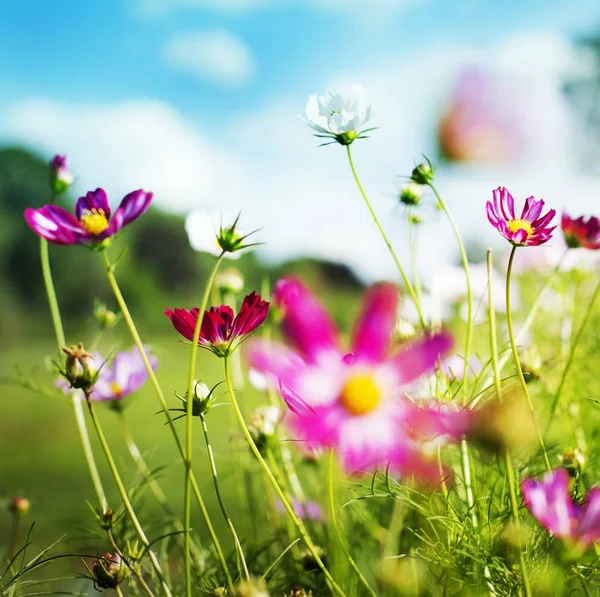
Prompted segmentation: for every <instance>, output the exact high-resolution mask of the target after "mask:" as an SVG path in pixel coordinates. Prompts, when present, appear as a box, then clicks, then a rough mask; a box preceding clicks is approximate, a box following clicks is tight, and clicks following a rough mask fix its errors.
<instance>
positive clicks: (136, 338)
mask: <svg viewBox="0 0 600 597" xmlns="http://www.w3.org/2000/svg"><path fill="white" fill-rule="evenodd" d="M102 257H103V259H104V265H105V267H106V273H107V275H108V281H109V283H110V286H111V288H112V291H113V294H114V295H115V298H116V299H117V303H118V304H119V308H120V309H121V313H122V314H123V319H124V320H125V323H126V324H127V328H128V329H129V333H130V334H131V337H132V338H133V342H134V343H135V345H136V346H137V348H138V350H139V351H140V354H141V355H142V360H143V362H144V366H145V367H146V371H147V372H148V377H149V379H150V383H151V384H152V387H153V388H154V390H155V392H156V395H157V397H158V401H159V402H160V405H161V407H162V409H163V411H164V413H165V416H166V418H167V424H168V425H169V428H170V429H171V433H172V434H173V438H174V439H175V443H176V445H177V449H178V450H179V454H180V455H181V457H182V458H183V460H184V462H185V452H184V449H183V445H182V443H181V440H180V439H179V436H178V435H177V429H176V428H175V424H174V422H173V418H172V417H171V415H170V414H169V406H168V404H167V401H166V400H165V396H164V394H163V391H162V389H161V387H160V384H159V383H158V378H157V377H156V374H155V373H154V369H152V365H151V364H150V361H149V359H148V355H147V354H146V349H145V347H144V344H143V343H142V339H141V338H140V335H139V333H138V331H137V328H136V326H135V323H134V321H133V318H132V317H131V313H130V312H129V308H128V307H127V303H126V302H125V299H124V298H123V294H122V293H121V289H120V288H119V284H118V283H117V279H116V278H115V273H114V265H113V264H112V263H111V262H110V259H109V258H108V255H107V254H106V251H103V252H102ZM190 477H191V482H192V491H193V492H194V495H195V497H196V501H197V502H198V506H199V507H200V511H201V513H202V517H203V518H204V523H205V524H206V528H207V529H208V533H209V535H210V538H211V541H212V543H213V545H214V548H215V551H216V553H217V557H218V559H219V562H220V564H221V567H222V568H223V573H224V574H225V578H226V581H227V586H228V588H229V590H230V592H231V593H232V594H233V582H232V580H231V575H230V574H229V569H228V568H227V562H226V561H225V556H224V555H223V550H222V549H221V544H220V543H219V538H218V537H217V534H216V533H215V530H214V528H213V525H212V523H211V521H210V517H209V516H208V511H207V510H206V505H205V504H204V500H203V499H202V494H201V493H200V489H199V487H198V483H197V481H196V477H195V476H194V473H193V471H192V473H191V475H190Z"/></svg>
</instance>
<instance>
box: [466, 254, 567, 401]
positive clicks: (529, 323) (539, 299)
mask: <svg viewBox="0 0 600 597" xmlns="http://www.w3.org/2000/svg"><path fill="white" fill-rule="evenodd" d="M567 251H568V249H567V250H566V251H565V252H564V253H563V255H562V257H561V258H560V260H559V262H558V263H557V264H556V266H555V267H554V269H553V270H552V273H551V274H550V275H549V276H548V278H547V279H546V282H544V285H543V286H542V288H541V289H540V291H539V293H538V295H537V298H536V299H535V302H534V303H533V305H532V306H531V309H530V310H529V313H528V314H527V317H526V318H525V322H524V323H523V325H522V326H521V329H520V330H519V333H518V334H517V337H516V342H517V344H519V342H521V340H522V339H523V338H524V337H525V334H527V332H528V331H529V328H530V327H531V326H532V324H533V321H534V319H535V316H536V315H537V312H538V311H539V308H540V307H541V305H542V302H543V300H544V297H545V295H546V290H548V288H549V287H550V284H551V283H552V281H553V280H554V278H555V276H556V275H557V274H558V272H559V271H560V267H561V265H562V263H563V261H564V259H565V257H566V255H567ZM510 356H511V355H510V354H509V353H505V354H504V355H502V357H501V358H500V361H499V363H498V369H499V370H500V371H502V369H503V368H504V366H505V365H506V363H507V362H508V360H509V358H510ZM493 381H494V376H493V375H492V376H491V377H488V378H487V379H486V380H485V382H483V384H482V387H487V386H488V385H490V383H493ZM484 395H485V394H484V393H481V394H479V396H476V397H475V398H474V399H473V400H472V401H471V403H470V404H469V407H470V408H471V409H474V408H475V407H476V406H477V404H479V401H480V400H481V398H482V397H483V396H484Z"/></svg>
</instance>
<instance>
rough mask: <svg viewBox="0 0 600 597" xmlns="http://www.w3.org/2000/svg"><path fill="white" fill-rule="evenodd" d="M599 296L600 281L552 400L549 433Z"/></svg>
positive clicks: (547, 429)
mask: <svg viewBox="0 0 600 597" xmlns="http://www.w3.org/2000/svg"><path fill="white" fill-rule="evenodd" d="M599 296H600V282H599V283H598V285H597V286H596V289H595V290H594V294H593V295H592V298H591V299H590V303H589V305H588V308H587V311H586V313H585V315H584V317H583V321H582V322H581V325H580V326H579V330H578V331H577V335H576V336H575V339H574V340H573V343H572V344H571V350H570V351H569V357H568V359H567V363H566V365H565V368H564V369H563V372H562V375H561V377H560V382H559V384H558V388H557V390H556V394H555V395H554V399H553V400H552V407H551V408H550V418H549V419H548V423H547V426H546V433H548V431H549V429H550V426H551V425H552V421H553V420H554V415H555V414H556V408H557V406H558V403H559V401H560V397H561V395H562V391H563V389H564V387H565V382H566V381H567V376H568V375H569V371H570V370H571V367H572V366H573V362H574V361H575V353H576V352H577V348H578V346H579V344H580V342H581V339H582V338H583V335H584V332H585V329H586V327H587V324H588V322H589V320H590V318H591V316H592V313H593V312H594V306H595V305H596V301H597V300H598V297H599Z"/></svg>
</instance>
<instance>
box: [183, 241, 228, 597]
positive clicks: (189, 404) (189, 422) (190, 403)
mask: <svg viewBox="0 0 600 597" xmlns="http://www.w3.org/2000/svg"><path fill="white" fill-rule="evenodd" d="M224 256H225V251H223V252H222V253H221V255H219V258H218V259H217V260H216V262H215V264H214V266H213V268H212V270H211V272H210V275H209V276H208V280H207V282H206V286H205V287H204V292H203V294H202V300H201V302H200V307H199V308H198V318H197V319H196V325H195V327H194V335H193V337H192V347H191V350H190V365H189V370H188V383H187V400H186V403H185V405H186V406H185V412H186V426H185V429H186V435H185V481H184V483H185V485H184V487H185V491H184V498H183V527H184V536H183V549H184V557H185V591H186V595H187V597H192V554H191V528H190V527H191V520H192V477H191V475H192V455H193V438H194V435H193V418H192V417H193V408H194V400H193V396H194V377H195V373H196V357H197V356H198V340H199V339H200V329H201V327H202V320H203V319H204V311H205V310H206V307H207V305H208V297H209V296H210V291H211V289H212V287H213V283H214V281H215V276H216V275H217V271H218V269H219V266H220V265H221V262H222V261H223V257H224Z"/></svg>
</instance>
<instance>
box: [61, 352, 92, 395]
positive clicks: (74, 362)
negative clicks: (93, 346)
mask: <svg viewBox="0 0 600 597" xmlns="http://www.w3.org/2000/svg"><path fill="white" fill-rule="evenodd" d="M62 350H63V352H64V353H65V354H66V355H67V359H66V361H65V368H64V370H63V371H61V373H62V374H63V376H64V377H65V378H66V380H67V381H68V382H69V383H70V384H71V387H72V388H77V389H81V390H83V391H84V392H85V393H86V394H88V393H89V392H91V391H92V388H93V387H94V384H95V383H96V380H97V379H98V372H99V370H98V366H97V364H96V361H95V359H94V355H92V354H91V353H89V352H87V351H86V350H85V349H84V347H83V344H82V343H81V342H80V343H79V344H78V345H77V346H71V347H70V348H67V347H63V349H62Z"/></svg>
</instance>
